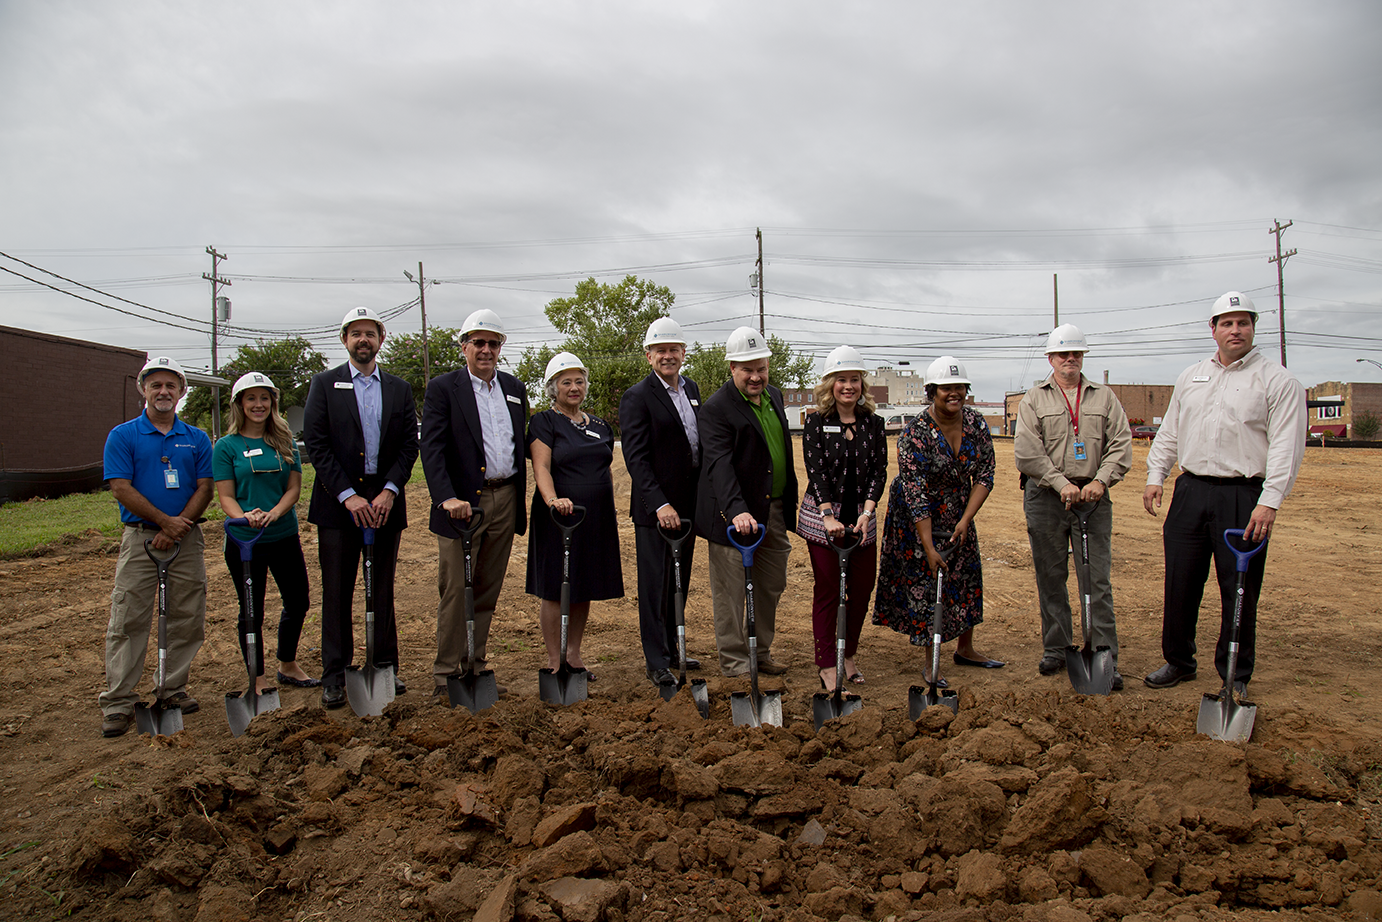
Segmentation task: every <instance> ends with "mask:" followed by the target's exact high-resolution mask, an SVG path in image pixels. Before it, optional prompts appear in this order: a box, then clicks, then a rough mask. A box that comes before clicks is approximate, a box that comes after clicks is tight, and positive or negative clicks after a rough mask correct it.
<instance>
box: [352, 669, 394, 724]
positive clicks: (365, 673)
mask: <svg viewBox="0 0 1382 922" xmlns="http://www.w3.org/2000/svg"><path fill="white" fill-rule="evenodd" d="M393 683H394V671H393V667H392V666H383V667H380V666H347V667H346V672H345V685H346V697H347V698H348V699H349V700H350V709H351V710H352V711H354V712H355V714H356V716H357V717H378V716H379V715H380V714H382V713H384V708H386V707H388V706H389V705H390V704H391V703H393V697H394V690H393Z"/></svg>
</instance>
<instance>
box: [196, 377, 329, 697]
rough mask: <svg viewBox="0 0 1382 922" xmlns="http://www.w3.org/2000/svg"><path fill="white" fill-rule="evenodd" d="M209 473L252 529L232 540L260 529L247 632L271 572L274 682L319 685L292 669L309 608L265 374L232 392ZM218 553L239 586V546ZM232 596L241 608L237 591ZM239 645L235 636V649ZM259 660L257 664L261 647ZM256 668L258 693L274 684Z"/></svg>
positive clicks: (233, 513)
mask: <svg viewBox="0 0 1382 922" xmlns="http://www.w3.org/2000/svg"><path fill="white" fill-rule="evenodd" d="M211 469H212V474H213V476H214V477H215V478H216V492H217V493H218V494H219V496H220V500H221V508H222V509H224V510H225V514H226V516H227V517H228V518H244V519H248V520H249V523H250V525H251V526H253V527H251V528H245V527H243V526H228V527H230V528H233V530H234V534H235V536H236V537H237V538H241V539H245V540H248V539H250V538H253V537H254V535H255V533H256V532H257V531H258V530H259V529H260V528H262V529H264V536H263V537H262V538H260V539H259V541H258V543H256V544H255V545H254V556H253V557H252V558H251V559H250V575H251V576H252V577H253V578H254V611H255V617H254V622H255V623H254V625H253V629H254V633H255V635H256V637H258V636H261V635H262V631H263V626H264V585H265V583H266V582H267V578H266V577H267V574H268V573H270V572H272V573H273V576H274V582H276V583H277V584H278V594H279V596H280V597H281V598H282V600H283V613H282V614H281V615H280V616H279V619H278V681H279V682H281V683H283V684H284V685H294V686H297V687H300V688H310V687H312V686H315V685H320V684H321V680H320V679H314V678H312V677H311V676H309V675H308V674H307V673H306V672H304V671H303V670H302V667H301V666H299V665H298V664H297V648H298V637H299V636H300V635H301V633H302V622H303V620H304V619H305V618H306V617H307V608H308V606H309V605H310V604H311V602H310V600H309V598H308V588H307V561H306V560H304V559H303V556H302V542H301V541H300V540H299V539H298V519H297V511H296V510H295V509H294V506H295V505H296V504H297V501H298V495H299V494H300V493H301V492H302V463H301V461H299V459H298V453H297V447H296V446H295V445H294V444H293V434H292V432H290V431H289V429H288V424H287V423H286V422H285V421H284V419H283V417H282V416H280V415H279V413H278V388H277V387H275V386H274V383H273V382H272V381H270V380H269V377H268V375H265V374H261V373H260V372H257V371H252V372H250V373H249V374H247V375H244V376H242V377H241V378H240V379H239V380H238V381H236V382H235V386H234V387H233V388H231V391H230V419H229V420H228V421H227V423H226V434H225V436H223V437H222V438H221V440H220V441H218V442H217V443H216V448H215V452H214V454H213V455H212V461H211ZM225 556H226V566H227V567H229V568H230V575H231V577H232V578H233V579H234V580H235V584H236V586H239V585H240V584H241V581H242V580H243V579H244V570H243V569H242V565H241V562H240V549H239V548H238V547H236V546H235V544H234V542H231V541H226V543H225ZM238 596H239V598H240V605H241V608H242V609H243V607H244V604H245V601H244V594H243V593H239V594H238ZM241 614H242V615H243V614H244V612H243V611H242V612H241ZM243 643H244V641H243V639H242V641H241V644H242V646H243ZM261 646H262V642H261ZM242 652H244V651H243V650H242ZM259 662H260V663H261V664H262V663H263V662H264V657H263V651H262V650H261V651H260V656H259ZM260 668H261V674H260V676H259V679H258V681H257V682H256V686H257V688H258V690H259V691H261V692H262V691H263V690H264V689H265V688H269V687H271V686H272V684H273V683H272V682H270V681H268V680H267V679H266V678H265V676H264V675H263V674H262V668H263V667H262V666H261V667H260Z"/></svg>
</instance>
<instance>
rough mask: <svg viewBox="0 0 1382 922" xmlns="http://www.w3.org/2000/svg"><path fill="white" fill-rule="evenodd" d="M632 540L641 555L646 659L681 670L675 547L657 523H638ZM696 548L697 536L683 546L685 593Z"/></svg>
mask: <svg viewBox="0 0 1382 922" xmlns="http://www.w3.org/2000/svg"><path fill="white" fill-rule="evenodd" d="M633 540H634V547H635V549H636V551H637V555H638V633H639V636H640V637H641V638H642V640H643V659H644V660H645V661H646V662H647V664H648V668H649V669H679V668H681V658H680V653H679V651H678V650H677V617H676V607H675V606H676V586H675V585H674V583H675V580H674V573H673V571H674V570H675V569H676V568H675V567H673V566H672V547H671V545H669V544H668V543H667V542H666V540H664V539H663V537H662V535H660V534H658V529H657V526H656V525H635V526H634V527H633ZM695 549H696V539H695V538H692V539H691V540H690V541H687V542H686V543H685V544H683V545H682V546H681V583H682V585H681V590H682V592H685V591H686V589H687V587H688V586H690V585H691V558H692V556H693V554H694V552H695ZM687 655H688V656H689V655H690V654H689V653H688V654H687Z"/></svg>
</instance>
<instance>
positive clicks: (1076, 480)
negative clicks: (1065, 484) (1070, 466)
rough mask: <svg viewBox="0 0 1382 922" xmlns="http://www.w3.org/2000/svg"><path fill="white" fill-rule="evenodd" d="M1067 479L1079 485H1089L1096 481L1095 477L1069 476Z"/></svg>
mask: <svg viewBox="0 0 1382 922" xmlns="http://www.w3.org/2000/svg"><path fill="white" fill-rule="evenodd" d="M1066 479H1067V480H1069V481H1070V482H1071V483H1073V484H1074V485H1075V486H1077V487H1087V486H1089V485H1090V484H1091V483H1093V482H1094V478H1093V477H1067V478H1066Z"/></svg>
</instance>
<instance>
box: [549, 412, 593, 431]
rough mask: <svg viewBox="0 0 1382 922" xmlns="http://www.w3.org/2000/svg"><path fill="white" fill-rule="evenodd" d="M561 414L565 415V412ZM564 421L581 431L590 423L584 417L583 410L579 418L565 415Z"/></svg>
mask: <svg viewBox="0 0 1382 922" xmlns="http://www.w3.org/2000/svg"><path fill="white" fill-rule="evenodd" d="M557 412H558V413H561V411H560V410H558V411H557ZM561 415H562V416H566V414H565V413H562V414H561ZM566 421H567V422H568V423H570V424H571V425H573V426H575V427H576V428H577V429H579V430H581V431H582V432H584V431H585V428H586V426H588V425H589V424H590V423H589V420H588V419H587V418H586V415H585V411H581V418H580V419H572V418H571V417H569V416H566Z"/></svg>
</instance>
